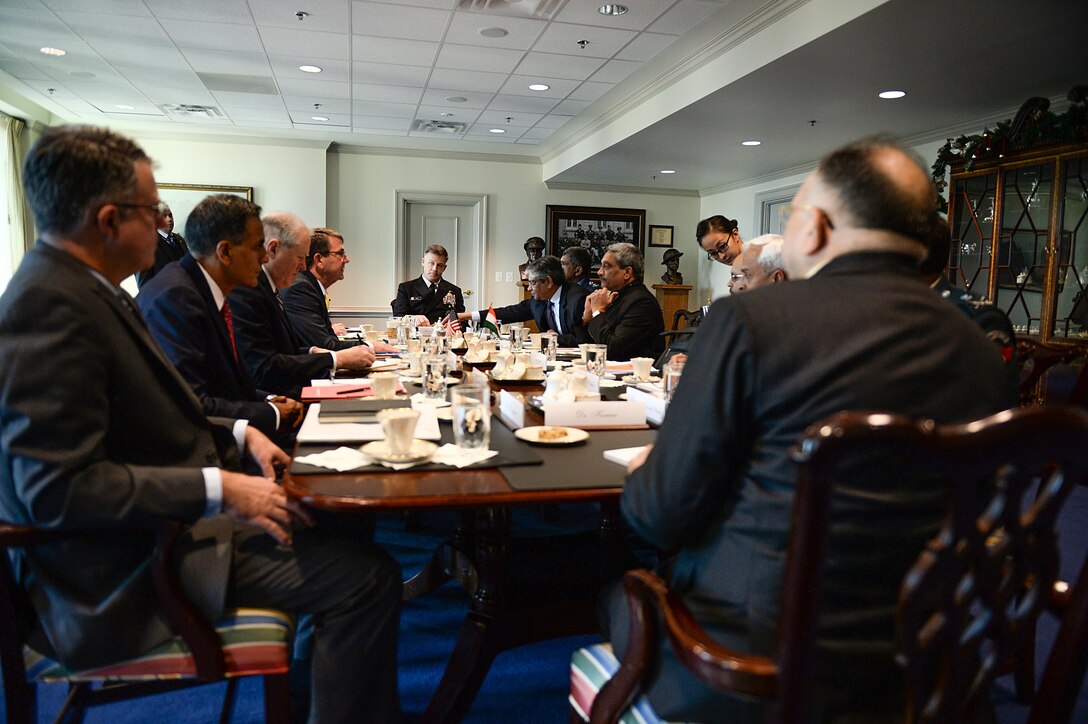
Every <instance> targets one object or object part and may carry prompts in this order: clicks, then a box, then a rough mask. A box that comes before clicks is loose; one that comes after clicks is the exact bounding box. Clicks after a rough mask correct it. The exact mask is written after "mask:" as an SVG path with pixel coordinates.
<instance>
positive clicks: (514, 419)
mask: <svg viewBox="0 0 1088 724" xmlns="http://www.w3.org/2000/svg"><path fill="white" fill-rule="evenodd" d="M499 414H500V415H502V419H503V420H504V421H505V422H506V424H507V425H508V426H509V427H510V429H511V430H520V429H521V428H523V427H525V403H524V402H522V400H521V398H520V397H515V396H514V395H511V394H510V393H509V392H507V391H506V390H499Z"/></svg>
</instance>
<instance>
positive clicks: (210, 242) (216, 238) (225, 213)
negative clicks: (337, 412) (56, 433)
mask: <svg viewBox="0 0 1088 724" xmlns="http://www.w3.org/2000/svg"><path fill="white" fill-rule="evenodd" d="M260 214H261V210H260V207H259V206H257V205H256V204H254V203H253V202H251V201H247V200H246V199H243V198H242V197H240V196H231V195H229V194H218V195H215V196H208V197H206V198H205V199H204V200H203V201H201V202H200V203H199V204H197V206H196V208H195V209H193V211H192V213H190V214H189V218H188V221H187V223H186V229H185V230H186V231H187V232H188V234H189V241H190V242H191V252H190V254H187V255H186V256H185V257H184V258H182V259H181V261H180V262H178V263H177V264H171V265H170V266H168V267H166V268H165V269H163V270H162V272H160V273H159V274H158V275H156V276H155V278H154V279H152V280H151V281H150V282H148V284H147V286H145V287H144V288H143V289H141V290H140V294H139V295H138V296H137V297H136V302H137V304H139V305H140V310H141V311H143V313H144V316H145V317H146V319H147V325H148V327H149V328H150V330H151V334H152V335H154V337H155V340H156V341H157V342H158V343H159V345H160V346H161V347H162V348H163V351H165V352H166V356H167V357H169V358H170V361H171V362H173V363H174V367H176V368H177V370H178V372H180V373H181V376H182V377H184V378H185V380H186V382H188V383H189V386H190V387H191V388H192V389H193V392H194V393H195V394H196V396H197V397H198V398H199V399H200V402H201V404H202V405H203V406H204V413H205V414H207V415H221V416H224V417H237V418H243V419H246V420H249V422H250V424H252V425H254V426H255V427H256V428H257V429H258V430H260V431H261V432H263V433H264V434H266V435H268V436H269V437H271V438H273V439H277V440H282V441H283V442H285V443H286V442H289V441H290V439H291V431H292V430H294V429H295V428H296V427H297V426H298V424H299V423H300V422H301V421H302V405H301V404H300V403H299V402H297V401H296V400H291V399H288V398H286V397H284V396H282V395H276V396H273V395H268V394H267V393H260V392H258V391H257V389H256V388H255V387H254V386H253V379H252V378H251V377H250V376H249V372H248V370H246V367H245V364H244V363H243V362H242V360H241V357H240V356H239V355H238V346H237V343H236V342H235V339H234V323H233V315H232V313H231V308H230V304H229V303H228V302H227V300H226V295H227V294H229V293H230V291H231V290H232V289H234V287H236V286H239V285H241V286H247V287H253V286H256V285H257V275H258V274H260V273H261V263H262V262H263V261H264V260H265V250H264V230H263V229H262V227H261V216H260Z"/></svg>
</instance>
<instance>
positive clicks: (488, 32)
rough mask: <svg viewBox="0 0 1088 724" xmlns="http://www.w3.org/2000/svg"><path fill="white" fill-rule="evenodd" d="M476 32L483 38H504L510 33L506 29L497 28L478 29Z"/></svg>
mask: <svg viewBox="0 0 1088 724" xmlns="http://www.w3.org/2000/svg"><path fill="white" fill-rule="evenodd" d="M476 32H477V33H479V34H480V35H482V36H484V37H485V38H505V37H506V36H507V35H509V34H510V31H509V30H507V29H506V28H499V27H491V28H480V29H479V30H477V31H476Z"/></svg>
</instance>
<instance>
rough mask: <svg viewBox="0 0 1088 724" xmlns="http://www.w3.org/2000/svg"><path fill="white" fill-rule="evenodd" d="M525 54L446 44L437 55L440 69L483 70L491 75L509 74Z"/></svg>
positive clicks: (505, 49)
mask: <svg viewBox="0 0 1088 724" xmlns="http://www.w3.org/2000/svg"><path fill="white" fill-rule="evenodd" d="M523 55H525V53H524V52H523V51H521V50H510V49H507V48H481V47H479V46H472V45H451V44H449V43H446V44H445V45H443V46H442V50H441V52H439V54H438V66H439V67H440V68H454V69H458V70H485V71H491V72H493V73H510V72H512V71H513V70H514V67H515V66H516V65H517V64H518V61H519V60H521V58H522V56H523Z"/></svg>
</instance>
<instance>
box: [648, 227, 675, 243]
mask: <svg viewBox="0 0 1088 724" xmlns="http://www.w3.org/2000/svg"><path fill="white" fill-rule="evenodd" d="M650 246H667V247H672V227H671V226H654V225H653V224H651V225H650Z"/></svg>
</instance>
